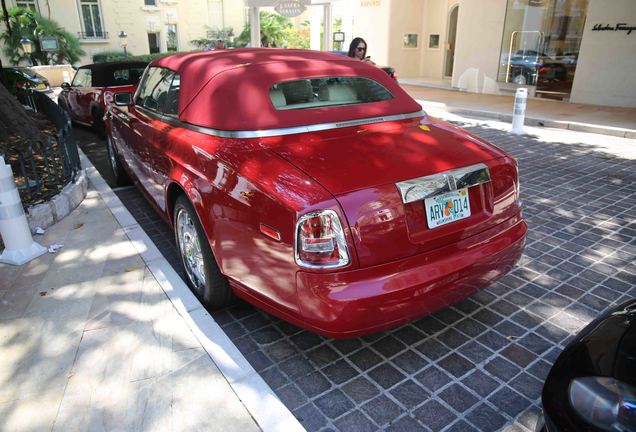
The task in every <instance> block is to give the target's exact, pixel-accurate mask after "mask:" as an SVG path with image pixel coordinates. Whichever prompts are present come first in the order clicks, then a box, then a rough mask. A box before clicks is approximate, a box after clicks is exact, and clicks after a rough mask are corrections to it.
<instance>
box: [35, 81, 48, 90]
mask: <svg viewBox="0 0 636 432" xmlns="http://www.w3.org/2000/svg"><path fill="white" fill-rule="evenodd" d="M35 88H36V89H38V90H40V89H45V88H46V84H43V83H40V84H38V85H36V86H35Z"/></svg>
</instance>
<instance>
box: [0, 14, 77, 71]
mask: <svg viewBox="0 0 636 432" xmlns="http://www.w3.org/2000/svg"><path fill="white" fill-rule="evenodd" d="M2 18H3V19H5V20H7V21H8V22H9V23H10V28H11V31H9V29H5V30H4V32H2V33H1V34H0V40H2V42H3V43H4V53H5V54H6V55H7V57H9V59H10V60H11V62H13V63H14V64H18V63H19V62H20V61H21V60H26V59H27V58H28V56H27V55H26V54H24V52H23V51H22V46H21V44H20V40H21V39H22V38H23V37H27V38H29V39H30V40H31V42H33V52H32V53H31V61H32V62H33V64H49V63H51V62H53V63H58V64H59V63H71V64H72V63H76V62H77V61H79V59H80V57H81V56H82V55H84V51H83V50H82V48H81V47H80V42H79V39H78V38H77V37H76V36H74V35H72V34H71V33H69V32H67V31H66V30H64V28H63V27H62V26H60V25H59V24H58V23H57V22H55V21H53V20H50V19H48V18H44V17H43V16H41V15H39V14H38V13H37V12H34V11H33V10H31V9H22V8H11V9H9V11H8V12H7V15H6V16H5V14H4V13H3V16H2ZM47 36H48V37H54V38H56V39H57V44H58V49H57V51H54V52H45V51H42V49H41V47H40V38H42V37H47Z"/></svg>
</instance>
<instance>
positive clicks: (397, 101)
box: [150, 48, 421, 131]
mask: <svg viewBox="0 0 636 432" xmlns="http://www.w3.org/2000/svg"><path fill="white" fill-rule="evenodd" d="M150 66H160V67H166V68H169V69H171V70H174V71H176V72H177V73H179V75H180V77H181V90H180V92H179V118H180V119H181V120H182V121H184V122H187V123H191V124H194V125H198V126H203V127H208V128H213V129H219V130H228V131H241V130H250V131H252V130H265V129H278V128H287V127H294V126H305V125H310V124H319V123H331V122H341V121H344V120H355V119H361V118H366V117H378V116H387V115H393V114H403V113H411V112H416V111H419V110H421V106H420V105H419V104H418V103H417V102H415V101H414V100H413V99H412V98H411V97H410V96H409V95H408V94H407V93H406V92H405V91H404V90H402V88H400V86H399V85H398V84H397V83H396V82H395V81H394V80H392V79H391V78H390V77H389V76H388V74H387V73H386V72H384V71H383V70H382V69H380V68H378V67H375V66H371V65H369V64H367V63H364V62H361V61H358V60H354V59H351V58H349V57H346V56H343V55H340V54H331V53H326V52H321V51H308V50H291V49H272V48H244V49H231V50H220V51H204V52H196V53H187V54H177V55H173V56H169V57H163V58H160V59H157V60H155V61H154V62H152V63H151V64H150ZM328 76H363V77H366V78H371V79H373V80H375V81H377V82H378V83H380V84H382V85H383V86H384V87H386V88H387V89H388V90H389V91H390V92H391V93H392V94H393V95H394V98H393V99H391V100H387V101H382V102H373V103H366V104H357V105H343V106H332V107H322V108H309V109H291V110H276V109H275V108H274V105H273V104H272V102H271V100H270V97H269V89H270V88H271V86H272V85H273V84H276V83H279V82H282V81H289V80H295V79H301V78H312V77H316V78H317V77H328Z"/></svg>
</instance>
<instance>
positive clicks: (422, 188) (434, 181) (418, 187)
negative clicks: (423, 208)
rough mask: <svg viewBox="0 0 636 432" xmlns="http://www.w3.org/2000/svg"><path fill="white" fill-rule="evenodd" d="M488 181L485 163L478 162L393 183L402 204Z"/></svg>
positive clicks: (488, 174) (488, 173)
mask: <svg viewBox="0 0 636 432" xmlns="http://www.w3.org/2000/svg"><path fill="white" fill-rule="evenodd" d="M489 181H490V171H489V170H488V167H487V166H486V164H483V163H478V164H475V165H470V166H467V167H463V168H457V169H454V170H449V171H444V172H441V173H438V174H433V175H429V176H425V177H418V178H414V179H411V180H405V181H402V182H398V183H396V184H395V186H397V188H398V191H399V192H400V196H401V197H402V202H403V203H404V204H408V203H412V202H415V201H422V200H424V199H426V198H430V197H433V196H435V195H440V194H443V193H446V192H450V191H454V190H457V189H463V188H466V187H471V186H477V185H480V184H482V183H488V182H489Z"/></svg>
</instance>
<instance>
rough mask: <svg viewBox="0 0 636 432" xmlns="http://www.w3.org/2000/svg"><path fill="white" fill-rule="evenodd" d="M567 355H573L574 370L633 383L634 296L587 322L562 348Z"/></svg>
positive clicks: (635, 347)
mask: <svg viewBox="0 0 636 432" xmlns="http://www.w3.org/2000/svg"><path fill="white" fill-rule="evenodd" d="M570 353H571V354H570ZM567 355H572V356H574V355H576V358H577V361H578V362H580V365H579V367H578V368H577V369H579V370H580V372H586V373H588V374H589V376H611V377H614V378H616V379H618V380H620V381H623V382H626V383H630V384H633V385H634V384H636V299H632V300H630V301H628V302H626V303H623V304H622V305H620V306H618V307H617V308H615V309H612V310H611V311H609V312H607V313H605V314H603V315H602V316H601V317H599V318H597V319H596V320H594V321H593V322H592V323H590V324H589V325H588V326H587V327H586V328H585V329H583V331H581V333H579V335H578V336H577V337H576V338H575V339H574V340H573V341H572V342H571V343H570V344H569V345H568V346H567V347H566V349H565V350H564V353H563V356H562V357H565V356H567ZM557 363H558V362H557ZM557 365H558V364H555V367H556V366H557ZM581 366H585V367H584V368H581ZM581 369H583V370H581ZM579 376H580V375H579Z"/></svg>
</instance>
